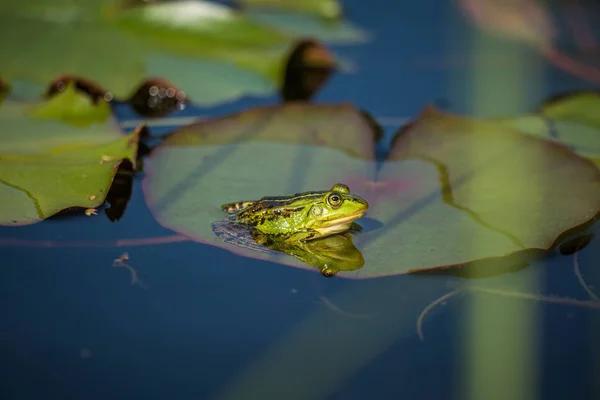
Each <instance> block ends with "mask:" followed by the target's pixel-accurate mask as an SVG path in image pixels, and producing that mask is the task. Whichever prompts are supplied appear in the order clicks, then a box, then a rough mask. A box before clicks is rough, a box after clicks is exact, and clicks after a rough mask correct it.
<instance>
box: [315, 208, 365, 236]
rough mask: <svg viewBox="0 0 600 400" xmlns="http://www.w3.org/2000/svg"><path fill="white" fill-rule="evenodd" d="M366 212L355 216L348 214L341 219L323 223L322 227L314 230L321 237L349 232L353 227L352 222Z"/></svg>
mask: <svg viewBox="0 0 600 400" xmlns="http://www.w3.org/2000/svg"><path fill="white" fill-rule="evenodd" d="M364 213H365V211H358V212H355V213H353V214H348V215H345V216H343V217H340V218H335V219H332V220H329V221H322V223H321V225H319V226H318V227H314V228H313V229H314V230H315V231H317V232H319V233H320V234H321V235H332V234H334V233H340V232H344V231H347V230H348V229H350V226H352V222H354V221H355V220H357V219H359V218H360V217H362V216H363V215H364Z"/></svg>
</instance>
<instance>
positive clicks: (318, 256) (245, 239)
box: [212, 221, 365, 277]
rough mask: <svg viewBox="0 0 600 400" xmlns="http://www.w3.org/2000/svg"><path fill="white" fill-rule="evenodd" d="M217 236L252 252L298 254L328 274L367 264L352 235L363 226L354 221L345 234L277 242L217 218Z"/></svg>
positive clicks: (350, 269) (215, 224)
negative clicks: (304, 240)
mask: <svg viewBox="0 0 600 400" xmlns="http://www.w3.org/2000/svg"><path fill="white" fill-rule="evenodd" d="M212 229H213V232H214V233H215V235H217V236H218V237H219V238H221V239H222V240H223V241H224V242H226V243H229V244H231V245H234V246H238V247H240V248H243V249H248V251H249V252H252V251H261V252H267V253H270V252H279V253H284V254H287V255H290V256H292V257H295V258H296V259H298V260H300V261H302V262H303V263H305V264H307V265H309V266H311V267H315V268H317V269H318V270H319V271H320V272H321V274H322V275H323V276H325V277H332V276H335V275H337V274H338V273H339V272H340V271H354V270H357V269H359V268H362V267H363V266H364V264H365V260H364V258H363V255H362V253H361V252H360V250H358V249H357V248H356V246H354V243H353V241H352V236H353V234H355V233H357V232H359V231H360V230H361V229H362V228H361V227H360V225H358V224H356V223H354V224H353V225H352V228H351V229H350V230H349V231H347V232H344V233H339V234H336V235H331V236H327V237H325V238H322V239H316V240H309V241H306V242H301V241H276V240H271V239H269V238H267V239H266V240H265V236H263V235H260V234H256V233H255V231H250V230H249V229H248V227H247V226H245V225H243V224H240V223H236V222H231V221H217V222H214V223H213V224H212Z"/></svg>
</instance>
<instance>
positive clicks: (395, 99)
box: [0, 0, 600, 400]
mask: <svg viewBox="0 0 600 400" xmlns="http://www.w3.org/2000/svg"><path fill="white" fill-rule="evenodd" d="M450 3H451V2H446V1H435V0H424V1H419V2H410V3H409V2H395V3H394V4H393V5H392V4H390V2H385V1H383V0H377V1H373V2H368V3H367V2H361V1H358V0H348V1H345V2H344V4H345V9H346V18H347V19H348V20H350V21H352V22H354V23H356V24H357V25H358V26H361V27H363V28H364V29H365V30H367V31H369V32H371V33H372V34H373V36H374V40H373V41H372V42H370V43H367V44H362V45H358V46H333V47H332V48H333V50H335V51H336V53H337V54H340V55H341V56H343V57H345V58H347V59H350V60H352V62H353V63H355V64H356V65H357V70H356V71H355V72H353V73H338V74H335V75H334V76H333V77H332V79H331V80H330V81H329V82H328V83H327V84H326V85H325V86H324V87H323V89H322V90H321V91H320V92H319V93H318V95H317V96H316V98H315V102H318V103H321V102H323V103H325V102H331V103H333V102H341V101H348V102H352V103H354V104H355V105H357V106H358V107H360V108H361V109H364V110H368V112H369V113H370V114H371V115H373V116H374V117H375V118H376V119H377V120H378V121H379V122H380V123H381V125H382V126H383V127H384V129H385V134H386V136H385V138H384V140H383V141H382V143H381V144H379V151H380V153H385V151H386V147H387V146H386V143H387V142H388V141H389V139H390V138H391V137H392V135H393V134H394V133H395V132H396V131H397V129H398V128H399V127H400V126H401V125H402V123H403V121H404V120H405V119H406V118H411V117H413V116H415V115H416V114H418V113H419V112H420V111H421V110H422V108H423V107H424V106H425V105H426V104H430V103H436V102H437V104H440V105H442V106H443V108H445V109H447V110H449V111H452V112H456V113H461V114H467V115H472V116H473V115H474V116H502V115H509V114H520V113H527V112H529V111H531V110H533V109H535V108H536V107H537V106H538V105H539V104H540V103H541V102H542V101H543V100H545V99H546V98H548V97H549V96H552V95H554V94H557V93H561V92H563V91H572V90H577V89H586V88H590V87H593V86H590V85H589V84H587V83H585V82H584V81H582V80H579V79H577V78H574V77H571V76H569V75H568V74H566V73H564V72H562V71H559V70H558V69H556V68H554V67H551V66H549V65H548V64H547V63H545V62H544V61H542V60H541V58H540V57H539V56H538V55H536V54H535V52H534V51H533V50H531V49H529V48H527V47H525V46H521V45H518V44H507V43H506V42H494V39H492V38H486V39H482V40H484V41H487V42H485V43H487V44H490V46H489V48H487V47H486V48H487V50H486V51H487V56H489V58H488V59H487V61H484V62H482V63H481V64H478V65H475V66H474V65H473V64H472V63H470V61H469V60H470V58H469V57H471V55H470V53H469V49H470V46H471V45H472V41H473V39H472V37H473V35H474V32H475V28H473V27H472V26H470V25H469V24H468V22H467V20H466V19H465V18H464V16H463V15H462V14H461V13H460V12H459V10H457V9H456V8H455V7H454V6H453V5H452V4H450ZM599 37H600V36H599ZM492 43H494V45H493V46H492V45H491V44H492ZM519 70H521V71H525V73H526V74H530V75H528V77H529V83H527V81H526V83H525V84H524V86H521V87H519V86H518V85H516V84H515V83H514V82H512V81H511V78H510V76H511V73H508V72H507V71H513V72H514V71H519ZM515 73H516V72H515ZM480 75H485V76H487V77H488V78H489V77H491V78H490V81H491V82H492V83H490V84H489V86H487V87H483V88H481V87H479V88H478V87H476V86H475V84H474V83H473V82H475V79H474V78H473V77H474V76H480ZM496 76H497V79H496V78H494V77H496ZM517 89H518V90H519V92H518V93H515V90H517ZM478 90H479V91H480V92H483V93H484V94H485V96H483V100H482V101H481V102H480V103H478V102H476V101H474V100H473V96H474V93H475V92H477V91H478ZM276 101H277V100H276V98H275V97H274V96H273V97H270V98H252V97H246V98H243V99H240V100H237V101H234V102H231V103H227V104H224V105H219V106H215V107H210V108H202V109H200V108H195V107H187V108H186V109H185V110H184V111H182V112H179V113H178V114H177V117H181V118H187V117H194V116H200V115H201V116H217V115H225V114H228V113H231V112H236V111H240V110H244V109H246V108H249V107H253V106H257V105H264V104H271V103H274V102H276ZM115 113H116V115H117V116H118V117H119V118H120V120H121V121H122V122H123V123H125V124H127V121H129V120H131V119H134V118H136V116H135V115H134V114H133V113H132V112H131V111H130V110H129V109H127V108H125V107H119V108H117V109H116V110H115ZM128 126H131V124H129V125H128ZM176 127H177V126H176V125H174V126H165V127H161V128H157V129H155V130H154V133H161V132H168V131H170V130H172V129H174V128H176ZM142 179H143V176H139V177H136V178H135V180H134V182H133V190H132V195H131V199H130V201H129V203H128V205H127V209H126V211H125V213H124V215H123V217H122V219H121V220H120V221H118V222H115V223H112V222H110V221H109V220H108V219H107V218H104V217H103V216H102V217H101V216H99V217H96V218H86V217H60V218H53V219H50V220H47V221H44V222H42V223H38V224H34V225H29V226H24V227H16V228H14V227H11V228H8V227H1V228H0V238H2V239H3V242H2V243H0V244H1V247H0V254H1V255H2V258H1V259H2V268H0V303H1V310H2V311H1V313H2V314H1V318H0V353H1V354H2V356H1V357H0V358H1V360H2V361H1V362H0V368H1V369H2V371H1V376H2V379H1V380H0V396H1V397H2V398H4V399H30V398H31V399H33V398H41V397H51V398H61V399H90V400H91V399H106V398H112V399H121V398H123V399H125V398H128V399H130V398H144V399H159V398H179V399H192V398H194V399H364V398H372V399H387V398H404V399H413V398H415V399H417V398H419V399H509V398H510V399H535V398H539V399H564V398H571V397H576V398H578V399H592V398H600V383H599V382H600V380H599V379H598V377H600V345H599V343H598V339H597V338H598V337H600V308H599V307H598V305H597V303H593V302H590V301H589V300H590V295H589V294H588V293H587V292H586V290H585V288H584V287H583V286H582V285H581V284H580V282H579V280H578V277H577V275H576V274H575V272H574V270H575V271H577V270H580V271H581V273H582V274H583V276H585V280H586V281H587V283H588V285H589V286H591V287H592V290H593V286H594V284H595V285H596V286H600V274H599V273H598V270H597V264H596V262H597V261H598V260H599V259H600V247H599V246H598V243H597V242H596V241H595V240H592V242H591V243H590V244H589V245H588V246H587V247H586V248H585V249H583V250H581V251H580V252H578V253H576V255H575V256H574V255H561V254H559V252H558V251H555V252H553V253H551V254H550V255H549V256H548V257H547V258H545V259H543V260H542V261H539V262H536V263H532V264H531V265H529V266H528V267H527V268H524V269H521V270H519V271H517V272H514V273H509V274H503V275H500V276H495V277H491V278H485V279H478V280H476V282H475V283H476V284H477V287H478V288H479V289H477V287H476V288H475V289H473V290H470V291H469V290H464V291H462V292H460V293H456V294H454V295H452V296H451V297H448V298H446V299H445V300H444V301H442V302H441V303H440V304H437V305H435V306H434V307H433V308H430V309H429V310H428V307H429V306H430V305H431V304H432V303H433V302H434V301H436V300H437V299H438V298H440V297H442V296H444V295H447V294H449V293H451V292H453V291H454V290H457V289H459V288H461V287H463V285H471V284H472V280H467V279H464V278H460V277H453V276H449V275H444V274H440V275H435V274H434V275H422V276H421V275H419V276H417V275H415V276H413V275H398V276H391V277H382V278H375V279H368V280H350V279H342V278H339V279H338V278H337V277H336V278H332V279H326V278H324V277H323V276H321V275H320V274H318V273H314V272H313V271H308V270H303V269H298V268H290V267H288V266H283V265H280V264H276V263H270V262H267V261H262V260H256V259H251V258H246V257H242V256H238V255H235V254H232V253H231V252H228V251H226V250H224V249H221V248H217V247H214V246H209V245H205V244H201V243H196V242H192V241H183V242H175V243H155V244H152V243H150V242H149V243H148V244H136V243H135V240H137V239H152V238H162V237H168V236H171V235H173V232H172V231H171V230H169V229H167V228H165V227H162V226H161V225H159V224H158V222H157V221H156V220H155V219H154V217H153V215H152V214H151V212H150V210H149V209H148V207H147V205H146V202H145V199H144V194H143V190H142V184H141V182H142ZM275 194H277V193H265V195H275ZM598 229H599V228H598V226H597V225H593V226H591V227H589V228H588V231H587V232H588V233H596V231H598ZM127 239H131V240H132V241H131V242H124V243H122V244H121V245H119V244H118V243H117V241H118V240H127ZM158 241H160V239H159V240H158ZM125 252H126V253H127V254H128V258H129V259H128V261H127V263H126V264H127V265H128V266H130V268H125V267H124V266H123V265H117V266H116V267H115V266H114V264H113V262H114V260H115V259H117V258H119V257H121V256H122V254H123V253H125ZM574 263H575V264H574ZM575 267H576V268H575ZM574 268H575V269H574ZM134 273H135V276H136V277H137V282H132V278H133V276H134V275H133V274H134ZM596 293H600V292H596ZM424 311H426V313H425V314H424V316H423V315H422V313H423V312H424Z"/></svg>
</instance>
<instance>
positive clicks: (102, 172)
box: [0, 86, 139, 225]
mask: <svg viewBox="0 0 600 400" xmlns="http://www.w3.org/2000/svg"><path fill="white" fill-rule="evenodd" d="M106 107H107V104H106V103H104V102H101V103H99V104H93V103H92V102H91V100H90V99H89V98H87V96H85V95H83V94H81V93H78V92H76V91H75V90H74V89H73V87H71V86H69V87H68V88H67V90H65V91H63V92H61V93H59V94H57V95H56V96H54V97H52V98H51V99H50V100H47V101H45V102H39V103H32V104H28V103H22V102H16V101H13V100H10V99H7V100H6V101H4V103H3V104H2V105H1V106H0V120H1V121H2V133H1V138H0V141H1V143H2V147H1V150H0V198H1V199H2V207H1V208H0V225H27V224H32V223H35V222H38V221H41V220H43V219H45V218H48V217H50V216H52V215H54V214H56V213H58V212H59V211H61V210H63V209H66V208H70V207H84V208H95V207H98V206H99V205H101V204H102V203H103V202H104V199H105V198H106V195H107V193H108V190H109V188H110V187H111V184H112V181H113V179H114V177H115V174H116V172H117V169H118V167H119V165H120V164H121V163H122V162H123V160H125V159H128V160H130V161H131V162H132V163H133V164H135V160H136V154H137V148H138V139H139V132H138V131H134V132H132V133H131V134H129V135H122V133H121V131H120V129H119V128H118V127H117V125H116V124H115V123H114V121H113V120H112V119H111V118H109V114H108V113H107V112H106ZM99 121H101V122H99ZM82 125H83V126H86V127H85V128H84V127H82Z"/></svg>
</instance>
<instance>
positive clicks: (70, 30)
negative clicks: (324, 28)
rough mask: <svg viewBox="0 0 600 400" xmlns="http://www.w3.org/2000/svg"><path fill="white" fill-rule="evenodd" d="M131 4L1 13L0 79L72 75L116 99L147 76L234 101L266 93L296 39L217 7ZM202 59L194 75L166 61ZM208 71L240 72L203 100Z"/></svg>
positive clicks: (47, 4)
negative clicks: (203, 65) (217, 66)
mask: <svg viewBox="0 0 600 400" xmlns="http://www.w3.org/2000/svg"><path fill="white" fill-rule="evenodd" d="M131 3H135V2H127V1H125V0H123V1H121V0H83V1H80V2H68V1H64V2H63V1H61V2H58V3H57V2H52V1H50V0H36V1H35V2H32V3H31V4H29V2H25V3H18V4H17V3H15V4H13V5H12V6H11V7H3V8H2V13H0V26H1V28H0V32H2V33H3V35H4V36H5V37H10V38H12V40H10V41H7V43H6V44H5V45H4V46H2V49H0V56H1V57H2V59H3V60H4V61H3V63H2V64H1V65H0V76H2V77H3V78H5V79H7V80H8V81H9V82H12V81H19V80H21V81H30V82H34V83H37V84H40V85H45V84H46V83H47V82H49V81H51V80H52V79H54V78H55V77H57V76H59V75H63V74H69V75H74V76H80V77H85V78H88V79H91V80H92V81H94V82H97V83H98V84H99V85H100V86H102V87H105V88H106V89H107V90H109V91H110V92H111V93H112V95H114V97H116V98H119V99H123V98H127V97H128V96H129V95H131V94H132V93H133V91H134V89H135V87H136V86H137V85H138V84H139V83H140V82H141V81H142V80H143V79H144V78H146V77H147V76H148V75H149V74H152V76H157V77H161V78H164V79H166V80H169V81H172V82H175V83H176V84H177V85H178V86H179V87H180V88H181V89H182V90H183V91H185V92H189V93H190V94H191V95H192V98H194V100H195V101H198V102H200V103H203V104H206V103H211V102H221V101H224V100H230V99H231V98H232V97H231V96H240V94H254V95H268V94H272V93H273V91H274V90H275V88H276V87H277V84H278V79H279V77H280V76H281V72H280V69H281V64H282V61H283V58H284V57H285V56H286V55H287V52H288V51H289V49H290V46H291V45H292V44H293V43H294V41H295V40H297V37H296V34H295V33H293V32H286V31H285V29H284V28H283V29H282V28H275V27H271V26H268V25H265V24H264V23H262V22H260V21H255V20H253V19H252V18H251V17H249V16H248V15H245V14H243V13H240V12H237V11H235V10H232V9H231V8H229V7H226V6H224V5H221V4H217V3H210V2H206V1H191V0H181V1H159V2H151V3H146V2H142V1H140V2H137V3H139V4H135V5H132V4H131ZM169 57H172V60H173V62H164V59H165V58H169ZM161 60H162V61H161ZM203 60H207V61H210V62H211V63H210V64H209V65H208V68H198V69H197V70H195V74H193V75H189V74H187V75H183V76H180V75H179V74H178V72H177V71H179V70H181V68H182V67H181V68H173V63H174V62H175V63H176V62H179V61H181V63H182V65H184V66H186V68H188V67H194V65H195V63H200V62H202V61H203ZM214 64H220V65H225V67H224V69H227V67H228V68H229V69H231V68H232V67H234V66H235V67H237V68H238V69H239V68H241V69H244V70H245V71H246V73H245V74H244V73H242V74H240V75H239V77H238V75H236V74H234V73H228V74H227V79H222V80H220V82H221V84H222V85H223V87H224V89H223V91H222V93H220V92H219V88H218V87H217V88H215V87H214V86H215V85H212V86H211V87H210V88H209V91H210V93H208V94H206V96H204V95H203V93H204V92H203V89H204V88H205V87H206V85H205V82H207V81H211V82H212V77H213V73H214V70H215V65H214ZM115 71H118V73H115ZM248 75H255V76H256V78H255V79H252V78H250V77H249V76H248ZM192 78H193V79H192ZM263 80H264V81H266V84H265V83H264V82H262V81H263ZM232 86H236V87H237V89H236V90H232Z"/></svg>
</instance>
